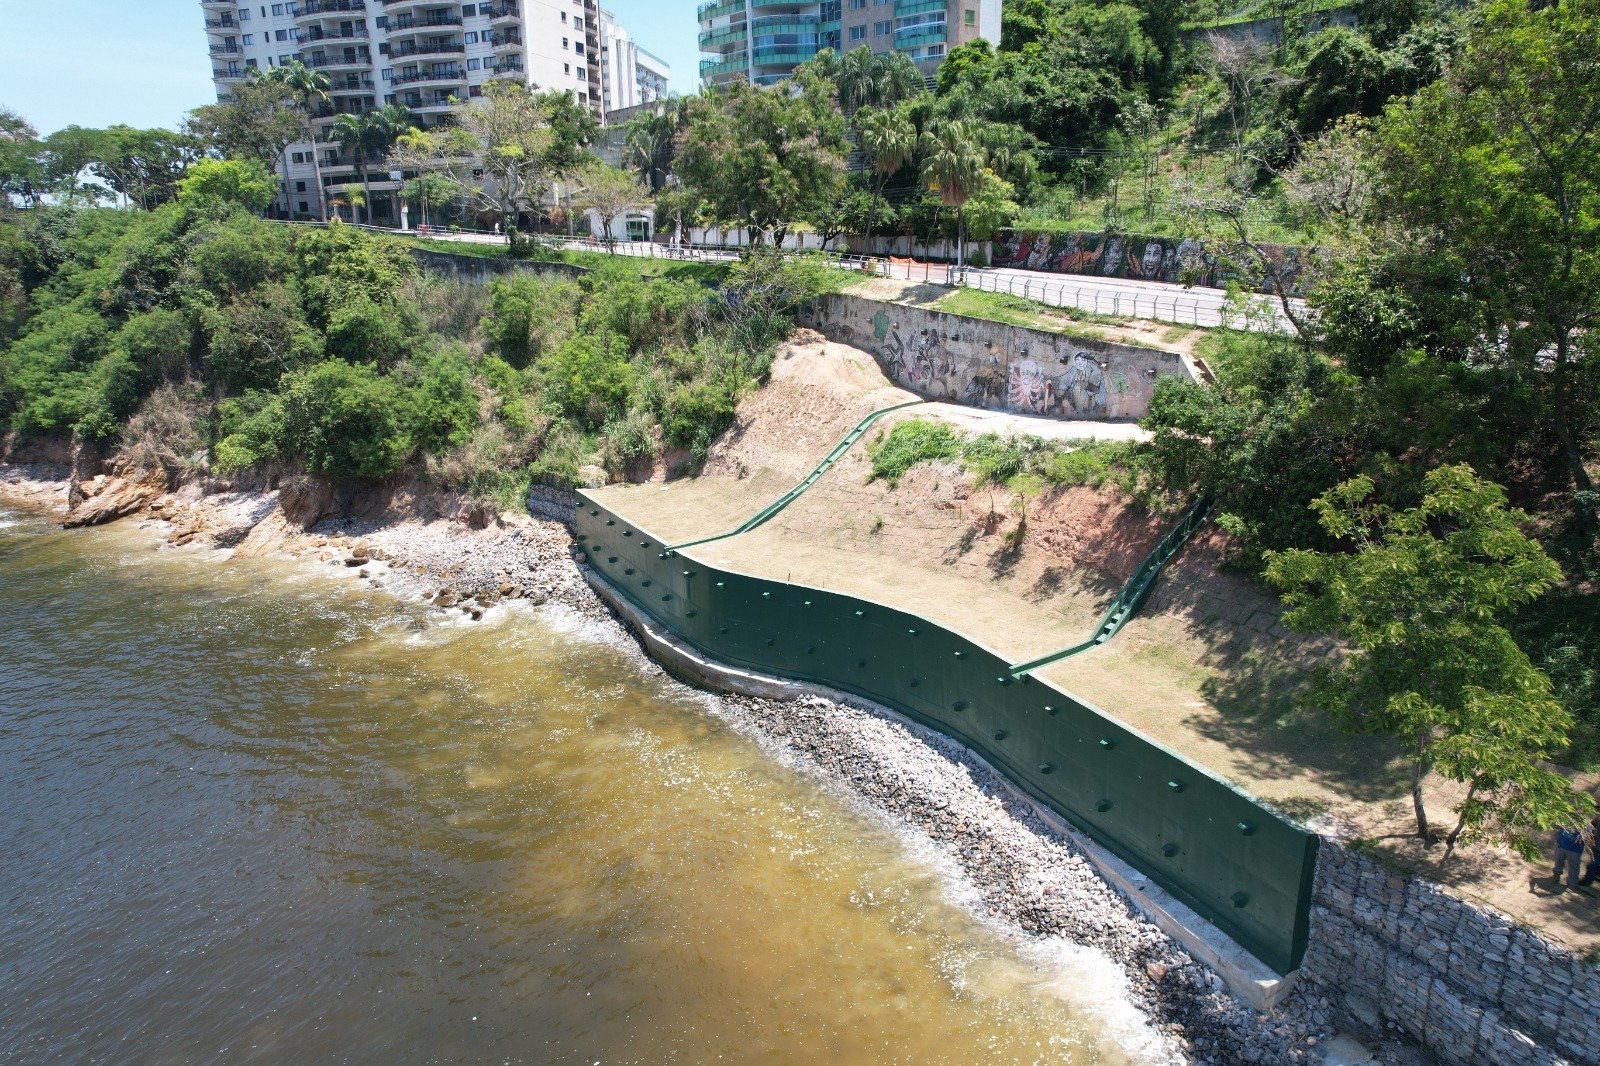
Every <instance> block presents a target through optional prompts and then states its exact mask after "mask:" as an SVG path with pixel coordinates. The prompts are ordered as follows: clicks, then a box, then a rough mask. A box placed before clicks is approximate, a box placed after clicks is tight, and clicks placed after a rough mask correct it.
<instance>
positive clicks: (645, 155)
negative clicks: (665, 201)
mask: <svg viewBox="0 0 1600 1066" xmlns="http://www.w3.org/2000/svg"><path fill="white" fill-rule="evenodd" d="M688 103H689V102H688V100H686V99H684V98H683V97H679V96H669V97H667V98H666V99H665V100H657V101H656V102H655V103H654V104H653V105H652V106H651V107H650V109H649V110H648V111H641V112H639V113H638V114H636V115H634V116H633V117H632V118H630V119H629V120H628V121H627V124H626V125H625V126H624V133H623V138H624V139H623V164H624V165H625V166H628V167H630V168H632V169H634V170H637V171H638V172H639V177H640V178H641V179H642V180H643V181H644V182H645V183H646V184H647V185H649V187H650V191H651V192H653V193H656V192H660V191H661V190H662V189H664V188H666V185H667V176H668V175H669V174H670V173H671V172H672V160H673V158H674V157H675V156H676V155H677V140H678V135H679V134H680V133H682V132H683V128H684V125H685V123H686V121H687V118H688V113H689V107H688Z"/></svg>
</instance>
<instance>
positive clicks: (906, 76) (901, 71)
mask: <svg viewBox="0 0 1600 1066" xmlns="http://www.w3.org/2000/svg"><path fill="white" fill-rule="evenodd" d="M877 58H878V64H879V72H878V77H877V78H876V80H875V84H874V88H875V89H876V90H877V96H876V98H875V99H874V100H872V101H869V102H871V103H873V104H876V105H877V106H878V107H891V106H893V105H894V104H898V103H899V102H900V101H902V100H909V99H911V98H912V97H913V96H916V95H917V94H918V93H920V92H922V90H923V86H924V85H925V84H926V82H925V79H924V78H923V76H922V71H920V70H918V69H917V64H916V63H915V62H913V61H912V59H911V57H910V56H908V55H906V54H905V53H904V52H880V53H878V57H877Z"/></svg>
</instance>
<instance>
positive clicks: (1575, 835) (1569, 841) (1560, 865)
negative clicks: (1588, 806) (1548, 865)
mask: <svg viewBox="0 0 1600 1066" xmlns="http://www.w3.org/2000/svg"><path fill="white" fill-rule="evenodd" d="M1582 863H1583V834H1582V833H1580V832H1579V831H1578V830H1576V829H1573V828H1572V827H1571V826H1566V825H1564V826H1562V827H1561V828H1560V829H1557V830H1556V872H1555V879H1556V884H1558V885H1559V884H1560V883H1561V871H1562V870H1566V872H1567V884H1568V885H1570V886H1571V887H1573V888H1577V887H1578V867H1579V866H1580V865H1582Z"/></svg>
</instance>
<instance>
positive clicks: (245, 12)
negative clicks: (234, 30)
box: [239, 7, 250, 22]
mask: <svg viewBox="0 0 1600 1066" xmlns="http://www.w3.org/2000/svg"><path fill="white" fill-rule="evenodd" d="M239 21H240V22H249V21H250V9H249V8H247V7H241V8H240V9H239Z"/></svg>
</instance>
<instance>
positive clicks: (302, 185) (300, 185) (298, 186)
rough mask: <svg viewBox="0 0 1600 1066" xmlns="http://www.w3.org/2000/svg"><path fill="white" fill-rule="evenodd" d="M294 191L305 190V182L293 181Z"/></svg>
mask: <svg viewBox="0 0 1600 1066" xmlns="http://www.w3.org/2000/svg"><path fill="white" fill-rule="evenodd" d="M294 191H295V192H305V191H306V183H305V182H303V181H297V182H295V183H294Z"/></svg>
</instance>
